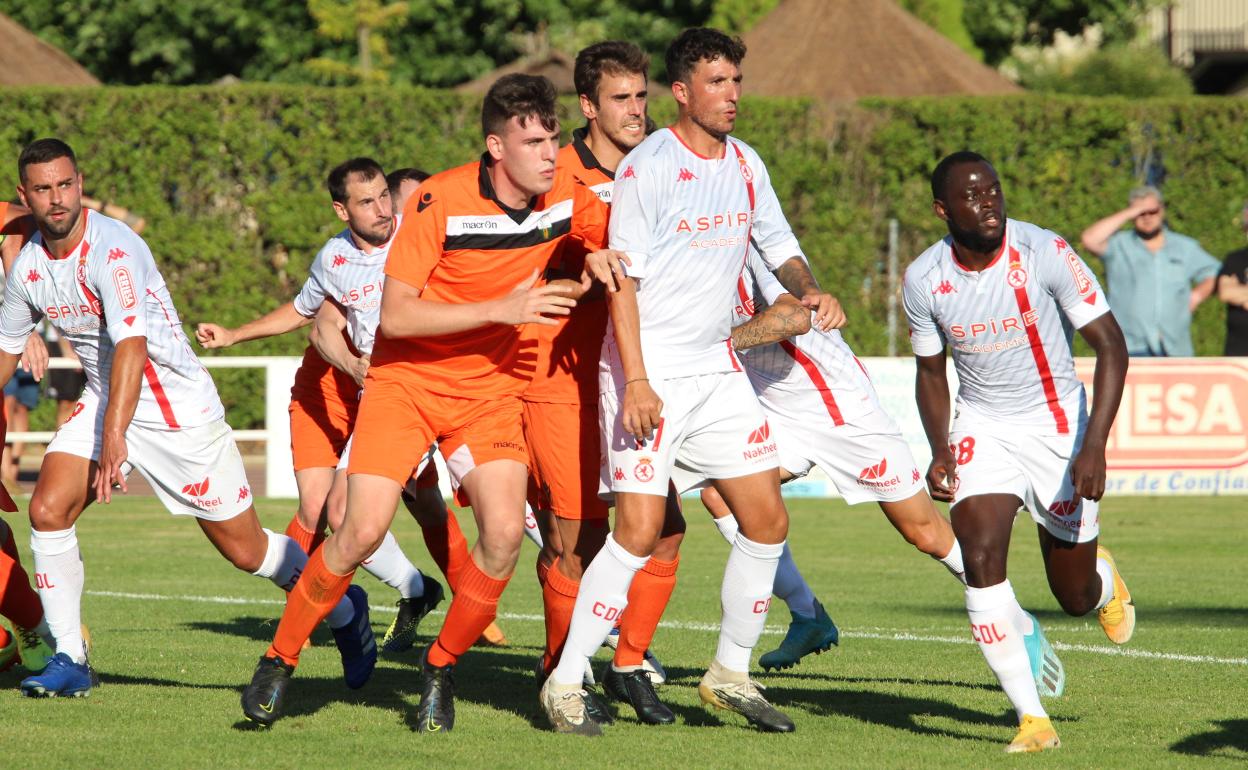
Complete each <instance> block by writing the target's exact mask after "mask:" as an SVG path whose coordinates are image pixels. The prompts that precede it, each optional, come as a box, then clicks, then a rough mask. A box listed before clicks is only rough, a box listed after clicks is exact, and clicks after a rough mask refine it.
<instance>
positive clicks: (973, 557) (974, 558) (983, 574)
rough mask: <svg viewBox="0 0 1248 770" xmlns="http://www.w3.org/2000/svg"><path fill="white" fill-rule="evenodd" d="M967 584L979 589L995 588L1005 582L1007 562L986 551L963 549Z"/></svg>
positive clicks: (997, 555) (999, 556)
mask: <svg viewBox="0 0 1248 770" xmlns="http://www.w3.org/2000/svg"><path fill="white" fill-rule="evenodd" d="M962 564H963V566H964V567H965V568H966V579H967V582H968V583H969V584H970V585H972V586H975V587H977V588H987V587H988V586H994V585H996V584H998V583H1001V582H1003V581H1004V580H1005V560H1004V558H1002V556H1001V555H999V554H996V553H992V552H991V551H988V550H986V549H969V550H968V549H967V548H966V547H965V546H964V547H963V549H962Z"/></svg>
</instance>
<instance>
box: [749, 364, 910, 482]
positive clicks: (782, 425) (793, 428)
mask: <svg viewBox="0 0 1248 770" xmlns="http://www.w3.org/2000/svg"><path fill="white" fill-rule="evenodd" d="M758 400H759V402H760V403H761V404H762V405H763V412H764V413H766V415H767V422H768V424H770V425H771V437H772V438H774V439H775V440H776V444H777V445H778V446H779V447H780V467H781V468H783V469H785V470H786V471H788V472H789V473H791V474H793V475H794V476H798V477H800V476H805V475H806V474H807V473H809V472H810V469H811V468H813V467H815V466H818V467H819V468H821V469H823V472H824V473H826V474H828V478H830V479H831V480H832V483H833V484H835V485H836V490H837V491H838V492H840V493H841V497H844V498H845V502H847V503H850V504H851V505H852V504H855V503H866V502H873V501H874V502H881V503H887V502H896V501H899V500H909V499H910V498H911V497H914V496H915V495H917V494H919V493H920V492H922V491H923V490H924V489H925V488H926V486H925V482H924V479H923V474H922V473H921V472H920V471H919V466H918V463H916V462H915V461H914V455H913V454H911V453H910V447H909V445H907V444H906V440H905V439H904V438H902V436H901V429H900V428H898V427H897V423H896V422H894V421H893V418H892V417H889V416H888V413H887V412H885V411H884V410H883V409H882V408H878V407H877V408H876V409H873V410H871V411H869V412H867V413H866V414H862V415H857V416H854V417H852V418H847V419H846V421H845V423H844V424H843V425H836V424H835V423H833V422H832V419H831V417H829V416H828V410H827V407H826V406H825V405H824V403H823V399H822V398H821V397H820V396H819V392H818V391H816V390H815V389H813V388H809V389H806V390H803V391H802V392H799V393H794V392H791V391H787V390H785V391H781V390H767V389H764V390H763V391H761V392H760V393H759V394H758Z"/></svg>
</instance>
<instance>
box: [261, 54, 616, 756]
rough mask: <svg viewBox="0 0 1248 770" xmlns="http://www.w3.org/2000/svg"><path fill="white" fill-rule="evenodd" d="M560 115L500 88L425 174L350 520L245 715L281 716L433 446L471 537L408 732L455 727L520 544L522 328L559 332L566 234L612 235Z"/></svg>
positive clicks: (529, 95)
mask: <svg viewBox="0 0 1248 770" xmlns="http://www.w3.org/2000/svg"><path fill="white" fill-rule="evenodd" d="M556 107H557V104H556V93H555V89H554V86H553V85H552V84H551V83H550V81H548V80H546V79H545V78H541V77H535V76H530V75H519V74H517V75H509V76H506V77H504V78H501V79H500V80H499V81H498V82H497V83H495V84H494V86H492V87H491V88H490V91H489V92H488V93H487V94H486V96H485V99H484V103H483V105H482V111H481V113H482V115H481V117H482V121H481V122H482V129H483V134H484V137H485V145H486V152H485V154H484V155H483V156H482V157H481V160H479V161H476V162H473V163H469V164H466V165H464V166H460V167H458V168H455V169H451V170H449V171H445V172H443V173H441V174H437V175H435V176H433V177H432V178H430V179H429V180H428V181H427V182H425V184H424V185H423V186H422V188H421V190H420V191H419V194H418V195H416V196H415V197H413V198H412V199H410V200H409V201H408V204H407V208H406V210H405V212H404V223H403V227H402V228H401V229H400V230H399V235H398V238H397V240H396V242H395V244H394V245H393V246H392V247H391V252H390V258H389V261H388V262H387V265H386V283H385V288H384V289H383V292H382V307H381V322H380V326H379V328H378V335H377V340H376V343H375V345H374V348H373V356H372V362H371V365H370V367H369V370H368V375H367V378H366V380H365V384H364V397H363V399H362V400H361V402H360V413H359V417H358V419H357V421H356V427H355V433H354V438H353V439H352V441H353V448H352V451H351V461H350V465H349V467H348V490H347V511H346V518H345V519H344V521H343V525H342V528H341V529H339V530H338V531H336V532H334V533H333V534H332V535H330V536H329V537H328V538H327V539H326V540H325V543H324V545H323V546H322V547H321V548H320V549H318V550H317V551H316V552H315V553H313V554H312V557H311V558H310V560H309V566H308V569H307V570H306V571H305V572H304V573H303V577H302V579H301V580H300V581H299V586H301V588H299V589H298V592H297V593H296V594H295V595H294V596H293V597H292V598H291V600H290V601H289V602H288V603H287V605H286V611H285V612H284V613H283V614H282V619H281V622H280V623H279V624H278V628H277V634H276V636H275V638H274V640H273V644H272V645H271V646H270V647H269V649H268V651H267V652H266V654H265V656H264V657H263V658H261V660H260V663H259V665H258V666H257V667H256V671H255V675H254V676H253V678H252V681H251V684H250V685H249V686H248V687H247V688H246V690H245V691H244V693H243V710H244V714H246V715H247V717H248V718H249V719H252V720H254V721H256V722H259V723H261V724H268V723H271V722H272V721H274V720H276V719H277V718H278V717H280V715H281V712H282V700H283V696H284V693H285V691H286V689H287V685H288V683H289V680H290V675H291V674H292V673H293V671H294V667H295V664H296V663H297V662H298V659H299V651H300V648H301V646H302V644H303V640H304V639H306V638H307V637H308V635H309V634H310V633H311V631H312V629H313V628H314V627H315V625H316V623H317V622H319V620H320V618H321V617H322V616H323V615H324V613H325V612H326V610H327V609H328V608H329V606H330V605H331V604H332V602H334V601H336V600H337V597H339V596H341V595H342V593H343V592H344V591H345V590H346V588H347V586H348V585H349V584H350V581H351V577H352V575H353V574H354V573H355V569H356V567H357V566H358V565H359V564H360V563H361V562H362V561H363V560H364V559H365V558H366V557H367V556H368V555H369V554H370V553H372V551H373V549H374V548H376V546H377V544H378V543H379V542H380V541H381V538H382V537H383V536H384V535H385V533H386V531H387V530H388V529H389V526H390V522H391V520H392V518H393V516H394V509H395V505H396V503H397V502H398V499H399V494H400V491H401V490H402V488H403V485H404V484H405V483H406V482H407V479H408V477H409V475H410V474H411V471H412V468H413V467H415V466H416V465H417V464H418V463H419V461H420V458H421V455H422V454H423V453H424V452H425V451H427V449H428V447H429V445H430V444H431V443H433V442H435V441H436V442H438V444H439V450H440V451H441V452H442V454H443V456H444V457H445V458H446V461H447V467H448V469H449V470H450V472H451V475H452V480H453V481H454V482H455V484H456V485H457V487H458V491H459V494H460V495H461V498H465V497H466V498H467V501H468V503H469V504H470V505H471V506H472V508H473V513H474V515H475V516H476V519H477V527H478V530H479V532H480V533H481V536H480V539H479V540H478V542H477V544H476V545H475V547H474V549H473V552H472V560H471V561H470V562H469V563H468V564H467V565H465V568H464V571H463V574H462V575H460V578H459V586H458V590H457V591H456V593H455V598H454V600H453V601H452V602H451V606H450V609H449V611H448V612H447V616H446V621H445V623H444V624H443V626H442V630H441V632H440V633H439V635H438V638H437V639H436V640H435V641H434V642H433V643H432V644H431V645H430V646H429V648H428V649H427V650H426V651H425V654H424V656H423V659H422V664H421V697H420V705H419V706H418V709H417V721H418V729H419V730H420V731H421V732H445V731H449V730H451V729H452V728H453V727H454V720H455V711H454V692H453V679H452V672H453V670H454V667H455V664H456V662H457V661H458V659H459V657H460V656H461V655H463V654H464V653H465V652H466V651H467V650H468V648H469V647H471V646H472V644H473V642H475V641H476V640H477V638H478V637H479V636H480V634H481V631H482V630H483V629H484V628H485V627H486V626H487V625H488V624H489V622H490V621H491V620H493V619H494V616H495V614H496V612H497V608H498V598H499V596H500V595H501V594H502V592H503V589H504V588H505V587H506V585H507V582H508V580H509V579H510V578H511V574H512V572H513V571H514V569H515V564H516V560H517V558H518V556H519V548H520V542H521V540H522V538H523V537H524V502H525V490H526V486H527V477H528V470H527V462H528V454H527V451H526V450H525V446H524V436H523V433H522V430H521V425H520V417H521V402H520V394H521V393H522V392H523V391H524V389H525V387H526V386H527V385H528V382H529V380H530V379H531V377H532V358H531V356H530V355H529V354H530V353H531V350H529V351H526V350H525V346H523V345H522V342H526V340H525V337H526V336H527V335H526V334H525V333H524V332H523V331H522V329H519V328H517V327H520V326H523V325H525V324H550V323H553V321H552V319H550V318H548V316H550V315H566V314H567V313H568V312H569V310H570V308H572V307H574V306H575V305H576V301H575V300H574V299H572V298H571V297H570V296H569V293H570V292H571V291H572V290H573V289H574V288H576V289H580V286H579V285H578V286H575V287H570V286H568V285H567V283H570V282H565V283H564V284H546V283H540V282H539V278H540V276H541V273H542V271H543V270H544V269H545V268H546V266H547V264H549V263H550V261H551V259H552V257H553V256H554V253H555V251H556V250H557V249H559V248H562V247H563V246H564V245H565V243H566V242H567V241H568V240H576V241H579V242H581V244H582V247H583V248H596V247H597V246H599V245H601V243H602V241H603V240H604V238H605V225H606V209H605V207H604V206H603V205H602V204H601V203H600V202H599V201H598V199H597V198H596V197H595V196H594V195H593V194H592V193H591V192H590V191H589V190H588V188H586V187H584V186H582V185H578V184H576V183H575V181H574V180H573V179H572V178H571V176H570V175H568V174H566V173H557V171H556V168H555V156H556V154H557V152H558V148H559V121H558V118H557V116H556ZM582 290H583V289H582Z"/></svg>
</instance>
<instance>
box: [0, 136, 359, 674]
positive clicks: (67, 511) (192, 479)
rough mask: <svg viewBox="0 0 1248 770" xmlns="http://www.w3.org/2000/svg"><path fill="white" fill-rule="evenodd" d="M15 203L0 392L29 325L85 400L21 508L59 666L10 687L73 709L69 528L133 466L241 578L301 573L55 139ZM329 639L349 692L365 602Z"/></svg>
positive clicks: (161, 309) (73, 547)
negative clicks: (65, 361)
mask: <svg viewBox="0 0 1248 770" xmlns="http://www.w3.org/2000/svg"><path fill="white" fill-rule="evenodd" d="M18 179H19V186H18V188H17V189H18V193H19V194H20V195H21V197H22V201H23V202H24V203H25V204H26V205H27V206H28V207H29V208H30V209H31V212H32V213H33V215H34V218H35V222H36V225H37V226H38V230H39V231H38V233H37V234H36V235H35V236H34V237H33V238H32V239H31V241H30V242H29V243H27V244H26V246H25V247H23V249H22V251H21V253H20V254H18V256H17V259H16V260H15V262H14V264H13V269H12V279H11V280H10V281H8V283H7V285H6V286H5V294H4V304H3V305H2V306H0V381H4V382H7V381H8V379H9V378H10V377H12V376H13V372H14V369H15V368H16V366H17V360H18V355H19V354H20V353H21V352H22V349H23V348H24V347H25V344H26V338H27V336H28V335H29V334H30V331H31V329H32V328H33V327H34V325H35V324H36V323H37V322H38V321H39V319H40V318H47V320H48V322H49V323H51V324H52V325H54V326H55V327H56V328H57V330H58V331H59V332H60V333H61V336H62V338H63V339H65V340H67V341H68V342H69V344H70V345H72V346H73V348H74V352H76V353H77V354H78V358H79V359H80V361H81V362H82V367H83V370H84V371H85V372H86V375H87V388H86V391H85V392H84V393H83V396H82V400H81V401H79V402H78V406H77V407H76V408H75V409H74V414H73V416H71V417H70V419H69V420H68V421H67V422H66V423H65V424H64V425H62V426H61V427H60V429H58V430H57V432H56V436H55V437H54V438H53V439H52V442H51V443H50V444H49V445H48V448H47V453H46V454H45V455H44V460H43V466H42V468H41V469H40V471H39V481H38V483H37V484H36V485H35V491H34V495H33V496H32V497H31V500H30V525H31V543H30V547H31V551H33V552H34V557H35V573H36V575H37V576H38V580H37V581H36V582H37V583H38V586H39V594H40V598H41V599H42V601H43V606H44V612H45V619H46V621H47V624H48V627H49V628H50V630H51V632H52V635H53V636H54V637H55V639H56V655H55V656H54V657H53V658H52V660H51V662H49V663H48V666H47V668H46V669H44V671H43V673H41V674H39V675H37V676H33V677H29V678H27V679H26V680H24V681H23V682H22V684H21V687H22V691H23V692H25V693H26V694H28V695H34V696H46V695H65V696H83V695H87V694H89V693H90V691H91V687H92V685H93V684H94V681H95V676H94V672H93V671H92V670H91V668H90V666H89V665H88V663H87V656H86V650H85V645H84V643H83V638H82V634H81V623H80V617H81V606H80V605H81V600H82V591H83V582H84V571H83V566H82V557H81V555H80V552H79V547H78V538H77V535H76V534H75V531H74V522H75V521H76V520H77V519H78V516H79V515H80V514H81V513H82V511H83V509H84V508H86V506H87V505H89V504H90V503H91V502H92V501H94V500H99V501H101V502H103V503H109V502H111V501H112V490H113V486H114V485H117V486H119V487H120V488H121V490H122V491H123V492H124V491H126V476H127V474H128V473H129V471H130V470H131V468H137V469H138V470H139V472H140V473H142V474H143V476H144V477H146V478H147V480H148V481H149V482H150V483H151V486H152V489H153V490H154V491H155V493H156V496H157V497H159V498H160V500H161V502H163V503H164V504H165V507H166V508H168V509H169V511H170V512H171V513H173V514H175V515H183V516H194V517H195V518H196V520H197V521H198V523H199V526H200V528H201V529H202V530H203V532H204V534H205V535H207V537H208V540H209V541H210V542H211V543H212V544H213V546H215V547H216V549H217V550H218V551H219V552H220V553H221V555H222V556H224V557H225V558H226V559H228V560H229V561H230V562H231V563H232V564H234V566H236V567H238V568H239V569H242V570H246V571H248V572H251V573H252V574H254V575H257V576H260V577H264V578H268V579H270V580H272V581H273V582H274V583H276V584H277V585H278V586H279V587H281V588H282V589H284V590H287V591H289V590H290V589H291V587H292V586H293V585H294V583H295V581H296V580H297V579H298V577H299V575H300V573H301V572H302V571H303V567H304V565H305V564H306V562H307V556H306V555H305V554H304V553H303V551H302V550H301V549H300V548H299V546H298V545H296V544H295V543H294V541H292V540H290V539H289V538H287V537H286V536H284V535H278V534H275V533H273V532H270V531H268V530H265V529H263V528H261V526H260V522H259V520H258V519H257V518H256V512H255V508H254V507H253V506H252V497H251V487H250V486H249V485H248V483H247V477H246V474H245V473H244V470H243V460H242V457H241V456H240V455H239V453H238V448H237V446H235V444H234V439H233V435H232V433H231V431H230V427H229V426H228V425H226V423H225V420H224V409H223V408H222V406H221V400H220V399H219V398H218V397H217V389H216V386H215V385H213V382H212V378H211V377H210V376H209V374H208V371H207V370H206V369H204V367H203V365H201V364H200V362H199V359H197V358H196V357H195V354H194V352H192V351H191V348H190V345H189V343H188V342H187V340H186V337H185V335H183V333H182V326H181V322H180V320H179V319H178V314H177V310H176V309H175V308H174V307H173V302H172V300H171V299H170V297H169V290H168V288H167V287H166V286H165V281H164V278H162V277H161V275H160V272H159V271H158V270H157V269H156V264H155V262H154V261H153V260H152V255H151V252H150V251H149V250H148V248H147V244H146V243H144V242H143V240H142V239H141V238H139V237H138V236H137V235H136V234H135V233H134V232H133V231H132V230H130V228H128V227H127V226H125V225H124V224H122V223H121V222H118V221H117V220H115V219H110V218H109V217H106V216H104V215H103V214H97V213H95V212H90V213H88V212H85V211H83V209H82V204H81V196H82V175H81V174H80V173H79V172H78V163H77V160H76V158H75V157H74V153H73V150H71V149H70V147H69V146H68V145H67V144H65V143H64V142H62V141H60V140H58V139H41V140H38V141H36V142H33V143H31V144H30V145H28V146H27V147H26V148H25V149H24V150H23V151H22V153H21V156H20V157H19V159H18ZM334 614H335V617H333V618H331V619H330V625H331V627H333V628H334V629H335V631H334V636H335V639H336V640H337V642H338V646H339V649H340V651H341V652H342V656H343V669H344V673H345V675H346V680H347V683H348V685H350V686H352V687H360V686H362V685H363V684H364V682H366V681H367V680H368V677H369V676H370V675H371V673H372V669H373V665H374V664H375V662H376V659H377V652H376V645H375V643H374V642H373V636H372V631H371V629H370V628H369V626H368V599H367V596H365V594H364V591H363V590H362V589H359V588H357V589H356V590H355V592H354V593H353V594H352V595H351V596H348V597H344V601H343V602H340V603H339V604H338V605H337V607H336V608H335V612H334Z"/></svg>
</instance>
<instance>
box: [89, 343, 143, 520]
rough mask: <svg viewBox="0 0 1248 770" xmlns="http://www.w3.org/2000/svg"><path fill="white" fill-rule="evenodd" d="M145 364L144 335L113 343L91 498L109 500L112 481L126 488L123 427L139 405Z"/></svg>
mask: <svg viewBox="0 0 1248 770" xmlns="http://www.w3.org/2000/svg"><path fill="white" fill-rule="evenodd" d="M146 364H147V337H127V338H125V339H123V340H122V341H121V342H118V343H117V347H116V349H115V350H114V352H113V366H112V369H110V370H109V375H108V406H107V407H106V408H105V410H104V440H103V443H102V445H101V447H100V460H99V471H98V472H97V473H96V474H95V499H96V500H99V501H100V502H102V503H109V502H112V499H113V484H117V485H118V486H120V487H121V491H122V492H125V491H127V490H126V477H125V474H123V473H122V472H121V466H122V464H123V463H125V461H126V458H127V457H128V456H129V451H128V450H127V449H126V429H127V428H129V427H130V421H131V420H133V419H134V410H135V409H136V408H138V405H139V390H140V388H141V387H142V386H141V381H142V377H143V367H144V365H146Z"/></svg>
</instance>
